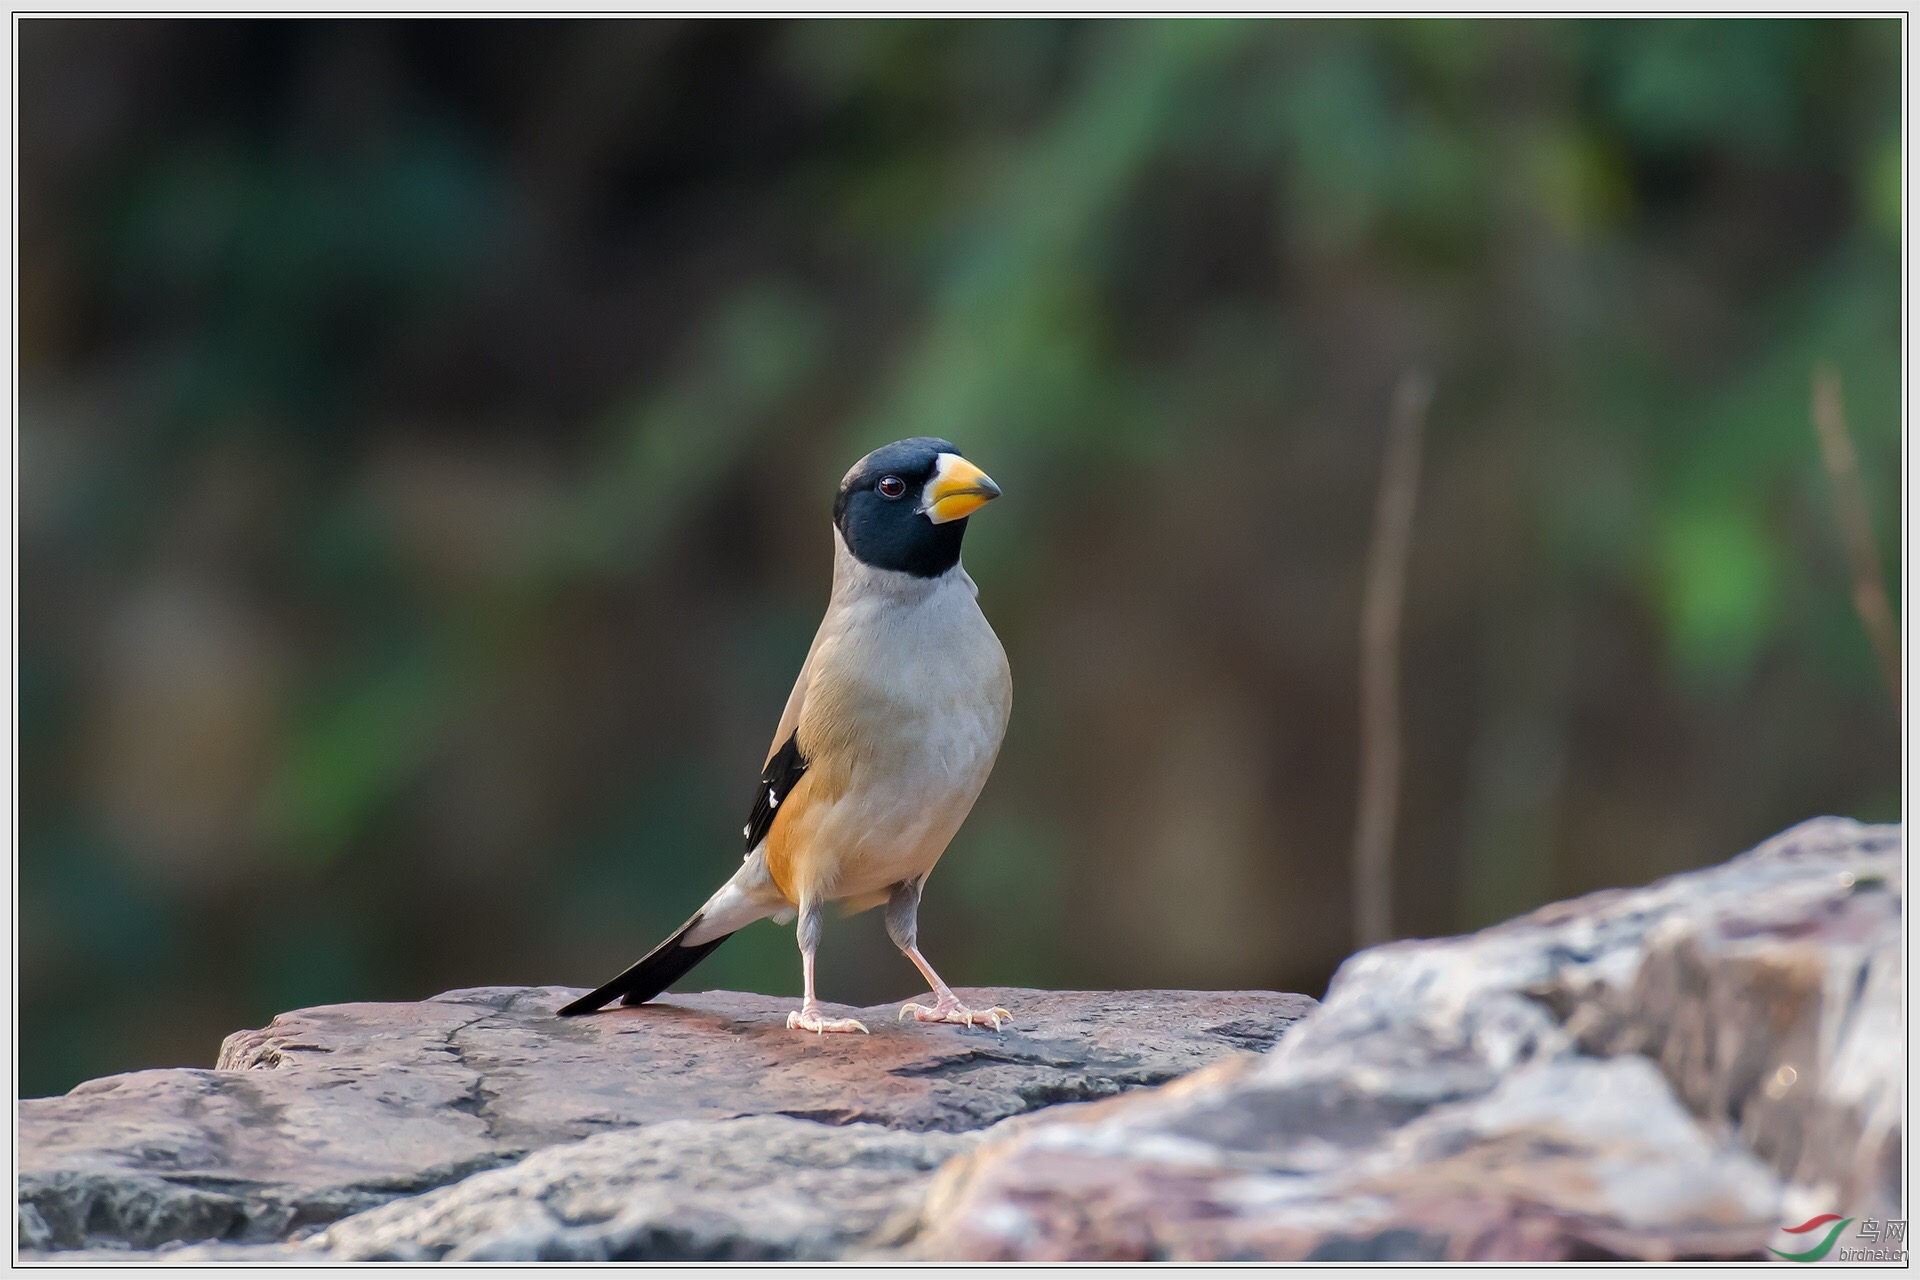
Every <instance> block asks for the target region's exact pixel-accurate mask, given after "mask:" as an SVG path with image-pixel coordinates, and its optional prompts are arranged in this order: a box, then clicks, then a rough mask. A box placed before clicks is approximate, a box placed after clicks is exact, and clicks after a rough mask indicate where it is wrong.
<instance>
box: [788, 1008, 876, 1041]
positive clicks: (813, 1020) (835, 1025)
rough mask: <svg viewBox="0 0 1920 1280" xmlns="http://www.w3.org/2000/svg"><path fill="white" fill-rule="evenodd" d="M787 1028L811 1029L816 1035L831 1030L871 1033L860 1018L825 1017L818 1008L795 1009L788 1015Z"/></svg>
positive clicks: (792, 1029) (790, 1029)
mask: <svg viewBox="0 0 1920 1280" xmlns="http://www.w3.org/2000/svg"><path fill="white" fill-rule="evenodd" d="M787 1030H789V1031H811V1032H813V1033H814V1034H815V1035H824V1034H825V1033H826V1032H829V1031H858V1032H859V1033H860V1034H861V1035H863V1036H864V1035H871V1034H872V1033H871V1032H869V1031H868V1030H867V1025H866V1023H864V1022H861V1021H860V1020H859V1019H858V1018H823V1017H821V1016H820V1011H819V1010H818V1009H795V1010H794V1011H793V1012H792V1013H790V1014H788V1015H787Z"/></svg>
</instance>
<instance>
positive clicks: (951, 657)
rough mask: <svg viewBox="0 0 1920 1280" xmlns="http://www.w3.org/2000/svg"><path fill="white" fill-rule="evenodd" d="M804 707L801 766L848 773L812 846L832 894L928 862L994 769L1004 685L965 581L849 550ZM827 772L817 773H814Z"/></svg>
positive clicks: (873, 885) (1007, 696) (917, 870)
mask: <svg viewBox="0 0 1920 1280" xmlns="http://www.w3.org/2000/svg"><path fill="white" fill-rule="evenodd" d="M807 704H808V705H807V706H806V707H805V708H804V709H803V711H802V714H801V743H802V746H803V748H805V749H807V750H808V753H809V755H810V756H812V755H814V754H815V753H816V752H818V753H820V754H822V755H825V756H827V757H829V758H826V759H819V760H816V761H815V762H814V764H812V765H810V768H821V767H826V768H828V769H829V770H830V771H831V770H832V769H834V768H836V767H843V768H844V769H845V770H846V773H845V776H844V784H845V785H844V789H842V788H841V787H838V786H836V787H835V788H834V790H835V792H836V793H837V794H836V795H835V797H834V799H833V800H832V801H831V804H830V809H829V811H827V812H824V813H822V814H821V815H820V823H819V827H818V829H817V835H816V837H815V839H814V841H812V842H811V843H813V844H815V845H816V846H817V856H815V857H813V858H809V859H808V861H809V862H810V863H813V864H815V865H816V866H817V867H818V868H819V872H818V877H819V879H820V880H821V881H823V882H830V883H822V884H820V886H819V887H820V888H821V889H822V890H823V891H825V892H826V893H827V895H828V896H831V897H835V898H841V897H850V896H855V895H858V894H864V893H871V892H875V891H878V890H881V889H884V888H885V887H886V886H887V885H889V884H892V883H895V882H897V881H899V880H902V879H906V878H909V877H911V876H915V875H920V874H924V873H925V872H927V871H930V870H931V869H932V867H933V864H934V862H935V861H937V860H938V859H939V857H940V854H941V853H942V852H943V851H944V850H945V849H946V846H947V842H948V841H949V840H951V839H952V838H953V835H954V832H955V831H957V830H958V829H959V827H960V824H961V822H962V821H964V820H965V818H966V816H967V812H968V810H970V809H971V808H972V807H973V802H974V799H975V797H977V796H978V795H979V793H980V789H981V787H983V786H984V785H985V784H986V780H987V775H988V774H989V773H991V772H992V769H993V762H994V758H995V757H996V756H997V755H998V753H999V750H1000V742H1001V739H1002V738H1003V737H1004V736H1005V734H1006V728H1007V717H1008V714H1009V712H1010V711H1011V705H1012V684H1011V680H1010V678H1009V673H1008V668H1007V659H1006V653H1005V651H1004V650H1003V649H1002V648H1001V646H1000V641H999V638H998V637H996V636H995V635H994V633H993V628H992V627H990V626H989V625H988V624H987V620H986V617H985V616H984V615H983V614H982V613H981V612H980V606H979V603H978V601H977V599H976V589H975V587H974V584H973V580H972V579H971V578H969V577H968V576H967V574H966V572H965V570H963V569H961V568H960V567H958V566H955V567H954V568H953V569H952V570H950V571H949V572H947V573H946V574H943V575H942V576H940V577H938V578H932V579H926V578H915V577H912V576H911V575H908V574H902V573H893V572H890V571H887V570H876V569H872V568H870V567H868V566H866V565H862V564H860V563H859V562H858V561H857V560H854V559H853V557H852V556H850V555H847V554H846V553H845V551H844V547H842V548H841V555H840V557H839V560H838V562H837V563H836V565H835V581H834V593H833V602H832V604H831V606H830V607H829V612H828V617H827V619H826V620H825V622H824V623H823V634H822V636H821V638H820V644H819V648H818V650H817V651H816V653H815V655H814V658H813V671H812V676H811V680H810V683H809V687H808V692H807ZM823 781H824V780H823Z"/></svg>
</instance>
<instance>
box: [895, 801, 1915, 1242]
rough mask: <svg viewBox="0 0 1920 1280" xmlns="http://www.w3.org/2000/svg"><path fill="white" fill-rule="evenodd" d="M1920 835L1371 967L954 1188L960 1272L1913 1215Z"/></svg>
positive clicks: (1711, 878)
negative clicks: (1906, 1173) (1279, 1033)
mask: <svg viewBox="0 0 1920 1280" xmlns="http://www.w3.org/2000/svg"><path fill="white" fill-rule="evenodd" d="M1903 897H1904V885H1903V881H1902V867H1901V832H1900V828H1898V827H1870V826H1862V825H1860V824H1857V823H1854V822H1849V821H1846V820H1843V819H1837V818H1826V819H1817V820H1815V821H1812V822H1807V823H1803V824H1801V825H1800V826H1798V827H1795V828H1793V829H1792V830H1790V831H1787V832H1785V833H1783V834H1781V835H1779V836H1777V837H1775V838H1774V839H1772V840H1770V841H1768V842H1767V843H1766V844H1763V845H1761V846H1760V847H1759V848H1757V849H1754V850H1753V851H1751V852H1749V853H1746V854H1743V855H1741V856H1740V857H1737V858H1734V859H1732V860H1731V861H1729V862H1726V863H1723V864H1721V865H1720V866H1716V867H1709V868H1707V869H1705V870H1702V871H1696V872H1690V873H1688V874H1685V875H1680V876H1674V877H1672V878H1670V879H1667V880H1663V881H1661V882H1659V883H1657V884H1654V885H1650V886H1648V887H1646V888H1644V889H1632V890H1607V891H1604V892H1601V893H1595V894H1590V895H1588V896H1586V897H1584V898H1578V899H1575V900H1572V901H1569V902H1562V903H1556V904H1554V905H1552V906H1549V907H1543V908H1541V909H1540V910H1538V911H1535V912H1533V913H1531V914H1529V915H1525V916H1521V917H1520V918H1518V919H1516V920H1512V921H1509V922H1508V923H1506V924H1503V925H1500V926H1497V927H1495V928H1492V929H1487V930H1484V931H1482V932H1480V933H1477V934H1473V935H1469V936H1466V937H1460V938H1444V939H1435V940H1425V941H1410V942H1401V943H1394V944H1390V945H1388V946H1384V947H1377V948H1374V949H1372V950H1370V951H1366V952H1362V953H1360V954H1359V955H1357V956H1355V957H1353V958H1352V959H1350V960H1349V961H1348V962H1347V963H1346V964H1345V965H1344V966H1342V968H1341V970H1340V972H1339V973H1338V974H1337V975H1336V976H1335V978H1334V981H1333V984H1332V985H1331V987H1330V988H1329V990H1328V993H1327V998H1326V1002H1325V1004H1323V1005H1322V1006H1321V1007H1320V1008H1319V1009H1317V1010H1316V1011H1315V1012H1314V1014H1313V1015H1312V1016H1311V1017H1310V1018H1308V1019H1307V1020H1306V1021H1305V1022H1304V1023H1302V1024H1301V1026H1300V1027H1299V1028H1298V1030H1296V1031H1294V1032H1293V1033H1291V1034H1289V1035H1288V1036H1287V1037H1286V1038H1285V1039H1284V1040H1282V1041H1281V1042H1280V1044H1279V1046H1278V1047H1277V1048H1275V1049H1274V1050H1273V1051H1272V1052H1270V1053H1268V1054H1267V1055H1265V1056H1264V1057H1262V1058H1259V1059H1255V1060H1242V1061H1239V1062H1235V1063H1231V1064H1224V1065H1222V1066H1218V1067H1215V1068H1211V1069H1209V1070H1207V1071H1203V1072H1200V1073H1197V1074H1196V1075H1195V1076H1193V1077H1190V1078H1188V1079H1186V1080H1183V1081H1181V1082H1179V1083H1178V1084H1176V1085H1173V1086H1171V1087H1169V1088H1166V1089H1158V1090H1152V1091H1148V1092H1145V1093H1141V1094H1136V1095H1133V1096H1130V1097H1125V1098H1116V1099H1112V1100H1110V1101H1107V1102H1101V1103H1096V1104H1093V1105H1090V1106H1087V1107H1082V1108H1066V1109H1062V1110H1061V1111H1060V1112H1058V1113H1051V1114H1048V1115H1042V1116H1036V1117H1034V1118H1033V1119H1032V1120H1031V1121H1030V1122H1027V1123H1026V1124H1024V1125H1022V1126H1021V1128H1020V1131H1019V1132H1018V1133H1014V1134H1010V1135H1009V1136H1007V1137H1006V1138H1004V1139H1001V1140H995V1141H990V1142H987V1143H984V1144H982V1146H981V1147H980V1148H979V1149H978V1150H976V1151H975V1152H972V1153H970V1154H968V1155H966V1156H963V1157H960V1158H958V1159H956V1160H955V1161H953V1162H951V1163H950V1164H948V1165H947V1166H945V1167H944V1168H943V1169H942V1171H941V1172H940V1173H939V1174H938V1175H936V1183H935V1186H934V1187H933V1188H932V1189H931V1190H930V1192H929V1195H928V1199H927V1201H926V1207H925V1211H924V1215H923V1217H924V1223H925V1226H924V1229H923V1230H921V1231H920V1232H919V1234H918V1235H917V1237H916V1238H915V1239H914V1240H913V1241H912V1244H911V1249H912V1251H913V1252H914V1253H916V1254H918V1255H919V1256H921V1257H928V1258H984V1259H1145V1258H1174V1259H1233V1258H1248V1259H1273V1260H1287V1259H1314V1260H1356V1259H1372V1260H1392V1259H1456V1260H1462V1259H1534V1260H1551V1259H1573V1258H1605V1257H1631V1258H1653V1259H1671V1258H1687V1257H1703V1258H1715V1257H1720V1258H1743V1257H1765V1256H1766V1255H1765V1253H1764V1252H1763V1250H1764V1248H1765V1247H1766V1246H1768V1245H1769V1244H1771V1245H1775V1246H1777V1247H1781V1248H1784V1249H1791V1248H1795V1247H1804V1243H1805V1242H1804V1241H1800V1242H1799V1243H1798V1245H1796V1243H1795V1238H1794V1237H1791V1236H1785V1235H1781V1234H1778V1231H1779V1228H1780V1227H1781V1226H1783V1225H1785V1224H1790V1223H1798V1222H1801V1221H1803V1220H1805V1219H1807V1218H1809V1217H1811V1216H1813V1215H1815V1214H1819V1213H1827V1212H1837V1213H1840V1214H1843V1215H1862V1216H1878V1217H1883V1218H1898V1217H1900V1216H1902V1210H1901V1208H1900V1204H1901V1200H1900V1143H1901V1133H1902V1130H1903V1125H1904V1119H1905V1116H1904V1109H1903V1108H1904V1093H1905V1075H1904V1071H1903V1064H1902V1052H1903V1049H1904V1045H1905V1036H1904V1022H1903V1013H1904V1003H1905V1001H1904V982H1903V970H1902V967H1901V955H1900V942H1901V938H1900V934H1901V914H1902V902H1903Z"/></svg>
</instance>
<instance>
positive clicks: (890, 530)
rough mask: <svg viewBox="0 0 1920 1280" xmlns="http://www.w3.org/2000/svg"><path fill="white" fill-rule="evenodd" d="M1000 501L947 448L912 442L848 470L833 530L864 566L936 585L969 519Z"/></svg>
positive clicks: (922, 439) (926, 439) (920, 439)
mask: <svg viewBox="0 0 1920 1280" xmlns="http://www.w3.org/2000/svg"><path fill="white" fill-rule="evenodd" d="M999 496H1000V486H999V485H997V484H995V483H994V482H993V481H992V480H989V479H988V478H987V474H986V472H984V471H982V470H980V468H978V467H976V466H974V465H973V464H972V463H971V462H968V461H967V460H966V459H965V458H963V457H961V456H960V450H958V449H956V448H955V447H954V446H953V445H952V444H950V443H948V442H947V441H945V440H936V439H934V438H933V437H931V436H915V437H914V438H913V439H911V440H896V441H894V442H893V443H892V444H890V445H884V446H882V447H881V448H878V449H875V450H874V451H873V452H872V453H870V454H868V455H867V456H866V457H864V458H862V459H860V461H858V462H856V463H854V464H853V470H851V471H849V472H847V478H846V479H844V480H842V481H841V482H840V493H839V495H838V496H837V497H835V498H834V500H833V523H834V527H835V528H837V529H839V530H840V536H841V537H842V538H843V539H845V540H846V544H847V550H848V551H850V552H852V553H853V555H854V557H855V558H856V559H858V560H859V561H860V562H861V563H863V564H869V565H872V566H873V567H874V568H876V569H893V570H896V571H898V572H900V573H911V574H913V575H914V576H916V577H920V578H937V577H939V576H940V575H941V574H943V573H945V572H946V571H947V570H949V569H951V568H953V566H954V565H956V564H959V563H960V539H961V538H962V537H963V536H964V535H965V534H966V531H967V517H968V516H969V515H970V514H972V513H973V512H974V511H977V510H979V509H980V507H982V506H984V505H985V504H986V503H988V502H991V501H992V500H993V499H995V498H997V497H999Z"/></svg>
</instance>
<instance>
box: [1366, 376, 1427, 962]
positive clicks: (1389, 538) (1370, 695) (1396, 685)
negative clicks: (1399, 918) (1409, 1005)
mask: <svg viewBox="0 0 1920 1280" xmlns="http://www.w3.org/2000/svg"><path fill="white" fill-rule="evenodd" d="M1432 400H1433V380H1432V378H1430V377H1429V376H1428V375H1427V374H1426V373H1425V372H1424V371H1422V370H1418V369H1414V370H1409V371H1408V372H1407V373H1406V374H1405V375H1403V376H1402V377H1401V379H1400V385H1399V387H1398V388H1397V389H1396V391H1395V393H1394V402H1393V425H1392V429H1391V431H1390V433H1389V435H1388V438H1387V457H1386V468H1385V470H1384V471H1383V472H1382V473H1381V476H1380V499H1379V505H1378V506H1376V507H1375V509H1374V515H1373V547H1372V550H1371V551H1370V552H1369V553H1368V556H1367V581H1366V596H1365V598H1364V600H1363V602H1362V606H1361V615H1360V812H1359V816H1358V818H1357V820H1356V822H1355V824H1354V834H1353V933H1354V940H1355V944H1356V946H1357V947H1370V946H1373V945H1375V944H1376V943H1381V942H1385V941H1387V940H1388V939H1389V938H1391V937H1392V936H1393V827H1394V818H1395V813H1396V811H1397V809H1398V807H1399V798H1400V612H1401V602H1402V600H1403V599H1404V598H1405V596H1406V578H1407V556H1408V552H1409V551H1410V549H1411V545H1412V535H1413V508H1414V499H1415V498H1416V496H1417V495H1418V492H1419V484H1420V442H1421V436H1422V434H1423V433H1424V432H1425V429H1426V421H1427V406H1428V405H1429V404H1430V403H1431V402H1432Z"/></svg>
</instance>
